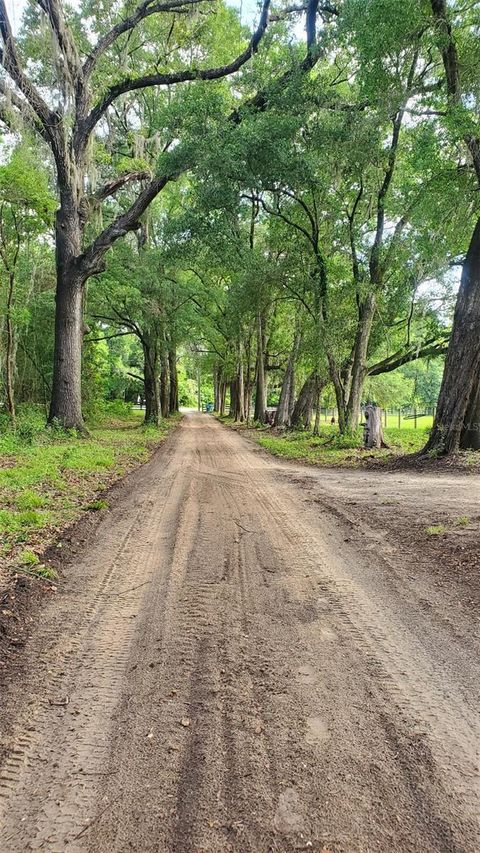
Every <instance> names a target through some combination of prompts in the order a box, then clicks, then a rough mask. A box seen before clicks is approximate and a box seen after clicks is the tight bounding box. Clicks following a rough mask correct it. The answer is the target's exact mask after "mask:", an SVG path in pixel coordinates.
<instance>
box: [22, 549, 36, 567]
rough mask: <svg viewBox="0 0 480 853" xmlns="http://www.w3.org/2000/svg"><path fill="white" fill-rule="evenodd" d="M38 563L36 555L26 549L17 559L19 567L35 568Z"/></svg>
mask: <svg viewBox="0 0 480 853" xmlns="http://www.w3.org/2000/svg"><path fill="white" fill-rule="evenodd" d="M39 562H40V560H39V559H38V557H37V555H36V554H35V553H34V552H33V551H29V550H28V548H27V549H26V550H25V551H22V553H21V554H20V556H19V558H18V563H19V565H20V566H37V565H38V563H39Z"/></svg>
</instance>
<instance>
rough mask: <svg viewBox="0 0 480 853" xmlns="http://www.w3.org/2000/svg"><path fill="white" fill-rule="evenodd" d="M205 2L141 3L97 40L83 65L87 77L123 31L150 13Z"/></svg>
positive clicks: (171, 10)
mask: <svg viewBox="0 0 480 853" xmlns="http://www.w3.org/2000/svg"><path fill="white" fill-rule="evenodd" d="M205 2H206V0H167V2H165V3H154V2H153V0H145V2H144V3H140V5H139V6H137V8H136V9H135V11H134V12H133V13H132V14H131V15H130V16H129V17H128V18H125V19H124V20H123V21H119V23H118V24H116V25H115V26H114V27H112V29H111V30H110V31H109V32H108V33H106V34H105V35H104V36H103V37H102V38H101V39H100V40H99V41H98V42H97V44H96V45H95V47H94V48H93V50H92V51H91V53H90V54H89V55H88V56H87V58H86V60H85V63H84V66H83V72H84V75H85V78H88V77H89V76H90V74H91V73H92V71H93V69H94V68H95V65H96V64H97V62H98V60H99V58H100V57H101V56H102V54H103V53H105V51H106V50H108V48H109V47H110V45H112V44H113V43H114V42H115V41H116V40H117V39H118V38H119V37H120V36H121V35H123V33H126V32H128V31H129V30H133V29H135V27H136V26H137V24H139V23H140V21H143V20H145V18H148V17H150V15H156V14H157V13H158V12H178V11H179V10H182V11H184V10H185V9H186V8H187V7H189V6H195V5H198V4H199V3H205Z"/></svg>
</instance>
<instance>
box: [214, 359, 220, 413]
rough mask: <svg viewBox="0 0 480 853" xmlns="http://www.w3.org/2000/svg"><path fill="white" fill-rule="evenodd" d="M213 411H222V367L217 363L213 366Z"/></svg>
mask: <svg viewBox="0 0 480 853" xmlns="http://www.w3.org/2000/svg"><path fill="white" fill-rule="evenodd" d="M213 411H214V412H219V411H220V369H219V367H218V365H217V364H215V365H214V366H213Z"/></svg>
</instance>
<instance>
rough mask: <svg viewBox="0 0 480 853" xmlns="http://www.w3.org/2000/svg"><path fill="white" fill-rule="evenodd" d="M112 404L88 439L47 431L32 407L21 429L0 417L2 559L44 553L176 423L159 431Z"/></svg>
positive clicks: (138, 414)
mask: <svg viewBox="0 0 480 853" xmlns="http://www.w3.org/2000/svg"><path fill="white" fill-rule="evenodd" d="M108 405H109V404H108ZM108 405H107V407H106V408H105V410H104V412H103V413H102V414H101V415H97V417H96V419H95V421H94V422H93V423H92V424H89V425H88V428H89V432H88V434H86V435H85V436H79V435H78V434H77V433H76V432H75V431H72V430H64V429H62V428H60V427H57V426H55V425H54V426H53V427H48V428H46V427H45V415H44V413H43V411H42V410H39V409H35V408H33V407H28V408H27V409H26V410H24V411H22V410H20V412H19V418H18V425H17V429H16V430H15V431H13V430H12V429H10V428H9V427H8V428H5V426H6V424H5V422H4V421H3V418H2V421H3V422H2V423H0V428H2V433H1V434H0V506H1V510H0V560H1V562H5V561H6V562H7V563H8V564H10V563H11V562H12V560H13V562H14V565H19V566H20V565H21V554H22V553H23V554H25V553H33V554H34V555H35V554H36V553H37V552H38V553H40V552H41V550H42V549H43V548H44V546H45V545H46V544H47V543H48V542H50V541H51V540H52V539H53V538H54V537H55V536H56V535H57V533H58V531H59V530H60V529H61V528H62V527H64V526H65V525H66V524H69V523H71V522H72V521H74V520H75V518H77V517H78V515H79V514H80V512H82V510H85V511H98V510H99V509H103V508H105V507H106V506H107V505H106V502H102V501H101V500H98V495H99V493H101V492H102V491H103V490H104V489H105V488H107V487H108V486H109V485H111V483H112V482H114V481H115V480H116V479H118V478H119V477H121V476H123V475H124V474H125V473H126V472H127V471H129V470H130V469H131V468H133V467H135V466H136V465H138V464H140V463H142V462H144V461H146V460H147V459H148V457H149V456H150V454H151V452H152V450H153V449H154V448H155V447H157V446H158V445H159V444H160V443H161V442H162V441H163V440H164V438H165V437H166V435H167V433H168V432H169V430H170V429H171V428H172V426H174V425H175V424H176V423H177V422H178V417H172V418H170V419H169V420H168V421H163V422H162V425H161V426H160V427H159V428H158V429H157V428H155V427H152V426H147V427H146V426H144V425H143V423H142V418H143V412H141V411H138V410H132V409H131V408H130V407H125V406H124V404H121V407H119V406H118V405H114V406H111V407H110V409H109V408H108ZM32 571H36V566H35V564H34V565H33V567H32ZM37 573H41V566H39V569H38V571H37Z"/></svg>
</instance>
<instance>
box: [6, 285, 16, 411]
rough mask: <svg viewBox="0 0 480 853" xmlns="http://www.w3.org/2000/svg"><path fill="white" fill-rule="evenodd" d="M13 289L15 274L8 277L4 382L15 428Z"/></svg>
mask: <svg viewBox="0 0 480 853" xmlns="http://www.w3.org/2000/svg"><path fill="white" fill-rule="evenodd" d="M14 289H15V274H14V273H13V272H11V273H10V275H9V280H8V295H7V317H6V326H7V348H6V353H5V374H6V375H5V380H6V383H5V384H6V392H7V393H6V396H7V409H8V414H9V415H10V420H11V422H12V426H13V427H15V420H16V419H15V390H14V388H15V329H14V325H13V293H14Z"/></svg>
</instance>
